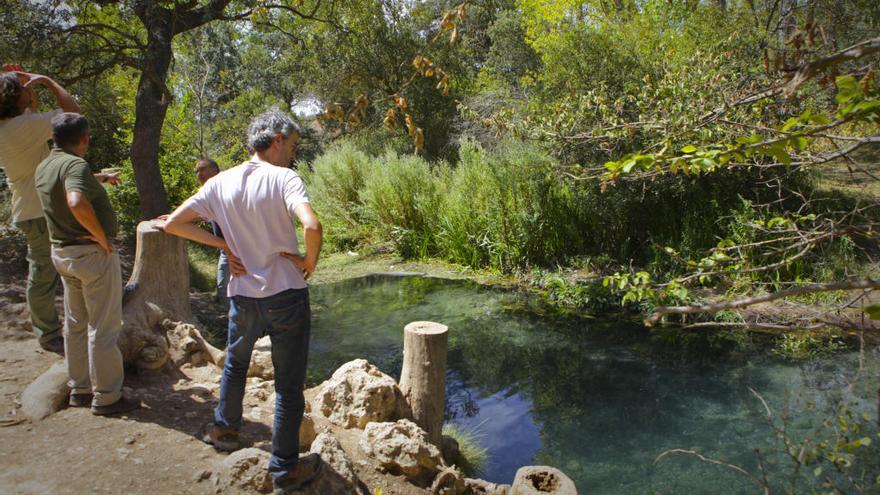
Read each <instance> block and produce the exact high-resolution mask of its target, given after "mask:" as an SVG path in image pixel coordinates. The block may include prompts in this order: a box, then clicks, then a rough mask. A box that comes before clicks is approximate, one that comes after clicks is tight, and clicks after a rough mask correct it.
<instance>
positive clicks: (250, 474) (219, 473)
mask: <svg viewBox="0 0 880 495" xmlns="http://www.w3.org/2000/svg"><path fill="white" fill-rule="evenodd" d="M268 463H269V453H268V452H265V451H263V450H260V449H257V448H248V449H242V450H238V451H235V452H233V453H232V454H229V457H226V458H225V459H223V460H222V461H221V462H220V463H219V464H218V465H217V466H215V468H214V469H213V471H212V473H211V478H212V479H213V482H214V491H215V492H216V493H271V492H272V477H271V476H270V475H269V471H267V470H266V466H267V464H268ZM329 468H330V466H329V465H326V464H325V465H324V468H323V470H322V471H321V474H320V475H319V476H318V477H317V478H315V480H314V481H312V482H311V483H309V484H308V485H307V486H305V487H304V488H303V489H302V490H301V491H296V492H293V493H297V494H301V495H329V494H331V493H332V494H334V495H335V494H337V493H340V494H341V493H347V492H348V491H347V489H346V486H347V483H348V482H347V481H346V480H345V479H344V478H342V476H340V475H339V474H338V473H337V472H336V471H335V470H334V469H329Z"/></svg>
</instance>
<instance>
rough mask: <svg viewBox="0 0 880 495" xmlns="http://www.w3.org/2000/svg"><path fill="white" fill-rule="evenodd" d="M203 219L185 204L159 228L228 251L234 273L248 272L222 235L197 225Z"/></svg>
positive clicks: (230, 265)
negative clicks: (219, 235)
mask: <svg viewBox="0 0 880 495" xmlns="http://www.w3.org/2000/svg"><path fill="white" fill-rule="evenodd" d="M201 220H202V218H201V216H199V214H198V213H196V212H195V211H194V210H193V209H191V208H188V207H186V206H185V204H184V205H181V206H178V207H177V209H176V210H174V212H173V213H172V214H171V215H170V216H169V217H168V219H167V220H165V223H164V224H159V228H160V229H162V230H164V231H165V232H167V233H169V234H171V235H176V236H177V237H183V238H184V239H189V240H191V241H195V242H198V243H201V244H206V245H208V246H212V247H215V248H219V249H222V250H224V251H226V254H227V256H228V258H229V267H230V269H231V270H232V274H233V275H236V276H237V275H244V274H245V273H246V269H245V267H244V265H243V264H242V263H241V259H239V258H238V256H236V255H235V254H234V253H233V252H232V250H231V249H229V244H227V243H226V239H224V238H222V237H217V236H216V235H214V234H212V233H210V232H208V231H207V230H204V229H202V228H199V226H198V225H196V222H200V221H201ZM160 221H161V220H160Z"/></svg>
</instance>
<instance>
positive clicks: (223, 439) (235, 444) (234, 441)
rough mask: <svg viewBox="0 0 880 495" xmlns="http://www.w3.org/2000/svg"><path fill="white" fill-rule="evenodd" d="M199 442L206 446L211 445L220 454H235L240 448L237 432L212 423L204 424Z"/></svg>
mask: <svg viewBox="0 0 880 495" xmlns="http://www.w3.org/2000/svg"><path fill="white" fill-rule="evenodd" d="M200 437H201V440H202V441H203V442H205V443H206V444H208V445H213V446H214V449H215V450H218V451H220V452H235V451H236V450H238V449H240V448H241V443H240V442H239V440H238V430H236V429H233V428H229V427H227V426H220V425H217V424H214V423H213V422H211V423H208V424H206V425H205V426H204V427H203V428H202V432H201V434H200Z"/></svg>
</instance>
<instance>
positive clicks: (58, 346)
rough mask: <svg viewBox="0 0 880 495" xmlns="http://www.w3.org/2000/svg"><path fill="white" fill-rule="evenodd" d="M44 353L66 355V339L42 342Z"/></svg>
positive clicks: (55, 338) (60, 338) (54, 338)
mask: <svg viewBox="0 0 880 495" xmlns="http://www.w3.org/2000/svg"><path fill="white" fill-rule="evenodd" d="M40 347H42V348H43V350H44V351H49V352H54V353H55V354H61V355H62V356H63V355H64V337H53V338H51V339H49V340H47V341H45V342H40Z"/></svg>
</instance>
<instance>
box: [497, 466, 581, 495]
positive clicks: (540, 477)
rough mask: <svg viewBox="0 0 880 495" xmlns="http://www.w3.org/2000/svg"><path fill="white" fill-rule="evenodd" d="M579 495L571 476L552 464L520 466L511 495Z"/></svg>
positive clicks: (511, 488)
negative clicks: (550, 494) (549, 494)
mask: <svg viewBox="0 0 880 495" xmlns="http://www.w3.org/2000/svg"><path fill="white" fill-rule="evenodd" d="M545 493H552V494H555V495H577V489H576V488H575V486H574V482H573V481H571V478H569V477H568V476H566V475H565V474H564V473H563V472H562V471H560V470H558V469H556V468H554V467H550V466H524V467H521V468H519V470H518V471H517V472H516V476H515V477H514V478H513V485H512V486H511V487H510V495H541V494H545Z"/></svg>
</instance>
